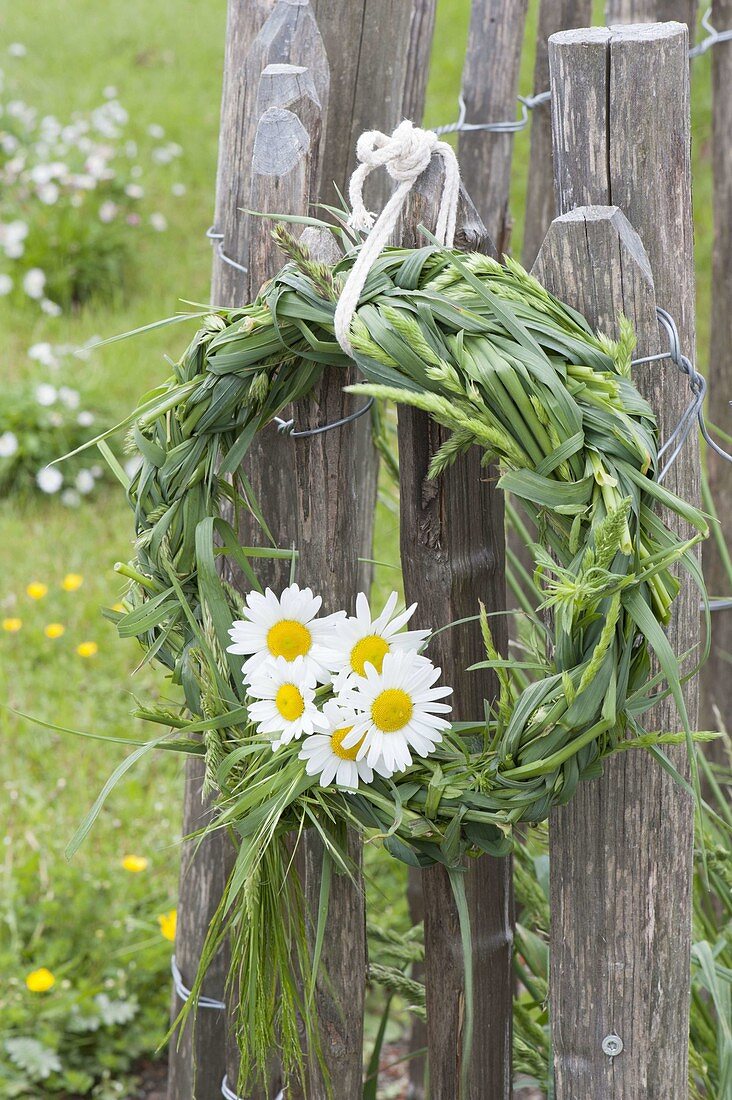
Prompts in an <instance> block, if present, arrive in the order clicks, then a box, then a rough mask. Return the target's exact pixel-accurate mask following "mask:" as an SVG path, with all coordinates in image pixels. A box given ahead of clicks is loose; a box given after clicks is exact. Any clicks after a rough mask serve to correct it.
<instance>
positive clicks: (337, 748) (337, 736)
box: [330, 726, 364, 760]
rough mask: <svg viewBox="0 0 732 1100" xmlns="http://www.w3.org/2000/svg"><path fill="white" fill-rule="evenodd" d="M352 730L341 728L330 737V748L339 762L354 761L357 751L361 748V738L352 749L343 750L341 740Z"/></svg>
mask: <svg viewBox="0 0 732 1100" xmlns="http://www.w3.org/2000/svg"><path fill="white" fill-rule="evenodd" d="M352 729H353V726H343V727H342V728H341V729H339V730H335V731H334V732H333V733H332V734H331V735H330V747H331V749H332V750H333V752H334V753H335V755H336V756H338V757H340V759H341V760H355V759H356V754H357V753H358V750H359V749H360V748H361V745H363V740H364V739H363V737H362V738H361V740H360V741H358V742H356V744H355V745H354V746H353V748H350V749H344V748H343V738H344V737H346V736H347V735H348V734H349V733H350V732H351V730H352Z"/></svg>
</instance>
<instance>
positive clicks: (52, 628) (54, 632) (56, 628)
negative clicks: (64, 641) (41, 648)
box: [43, 623, 66, 638]
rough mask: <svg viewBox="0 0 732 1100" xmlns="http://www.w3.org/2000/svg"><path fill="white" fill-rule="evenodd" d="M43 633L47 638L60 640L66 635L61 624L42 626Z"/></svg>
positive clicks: (64, 628)
mask: <svg viewBox="0 0 732 1100" xmlns="http://www.w3.org/2000/svg"><path fill="white" fill-rule="evenodd" d="M43 633H44V634H45V635H46V637H47V638H60V637H61V635H62V634H65V633H66V627H65V626H64V625H63V623H49V624H48V626H44V628H43Z"/></svg>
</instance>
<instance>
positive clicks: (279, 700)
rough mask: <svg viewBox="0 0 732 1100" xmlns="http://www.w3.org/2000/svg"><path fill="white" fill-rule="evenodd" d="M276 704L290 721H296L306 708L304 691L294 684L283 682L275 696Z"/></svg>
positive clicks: (283, 715)
mask: <svg viewBox="0 0 732 1100" xmlns="http://www.w3.org/2000/svg"><path fill="white" fill-rule="evenodd" d="M275 706H276V707H277V710H278V711H279V712H280V714H281V715H282V717H283V718H286V719H287V721H288V722H294V721H296V720H297V719H298V718H299V717H300V715H301V714H302V712H303V711H304V710H305V700H304V699H303V697H302V692H301V691H300V689H299V688H298V687H295V685H294V684H283V685H282V687H281V688H279V689H278V691H277V694H276V696H275Z"/></svg>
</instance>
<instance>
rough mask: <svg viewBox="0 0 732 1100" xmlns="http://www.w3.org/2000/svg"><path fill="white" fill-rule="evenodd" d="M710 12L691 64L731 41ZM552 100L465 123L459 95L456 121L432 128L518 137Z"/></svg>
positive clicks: (529, 101) (536, 98) (528, 100)
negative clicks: (505, 115)
mask: <svg viewBox="0 0 732 1100" xmlns="http://www.w3.org/2000/svg"><path fill="white" fill-rule="evenodd" d="M711 15H712V9H711V8H707V10H706V11H705V12H704V15H703V16H702V21H701V22H702V26H703V28H704V30H705V31H706V32H707V35H706V38H703V39H702V40H701V41H700V42H697V44H696V45H695V46H692V47H691V49H690V50H689V60H690V61H693V60H694V58H696V57H701V55H702V54H705V53H706V52H707V50H710V49H711V48H712V47H713V46H717V45H719V43H721V42H730V41H732V30H725V31H718V30H716V29H715V28H714V27H713V26H712V23H711ZM550 99H551V92H549V91H546V92H538V93H537V94H536V95H531V96H521V95H520V96H518V102H519V103H520V104H521V117H520V118H517V119H504V120H501V121H499V122H466V115H467V106H466V104H465V99H464V97H463V95H462V93H461V94H460V95H459V96H458V117H457V121H456V122H449V123H447V124H446V125H444V126H435V127H434V132H435V133H436V134H458V133H459V134H469V133H476V132H478V131H482V132H483V133H490V134H518V133H519V132H520V131H521V130H525V129H526V127H527V126H528V125H529V112H530V111H533V110H534V109H535V108H536V107H539V106H541V104H542V103H547V102H548V101H549V100H550Z"/></svg>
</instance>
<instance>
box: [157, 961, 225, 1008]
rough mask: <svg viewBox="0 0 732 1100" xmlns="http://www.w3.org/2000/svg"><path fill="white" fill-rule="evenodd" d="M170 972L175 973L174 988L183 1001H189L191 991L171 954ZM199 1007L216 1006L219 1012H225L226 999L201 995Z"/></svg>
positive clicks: (197, 1003)
mask: <svg viewBox="0 0 732 1100" xmlns="http://www.w3.org/2000/svg"><path fill="white" fill-rule="evenodd" d="M170 972H171V974H172V975H173V988H174V989H175V992H176V993H177V994H178V996H179V997H180V999H181V1001H189V1000H190V999H191V991H190V989H189V988H188V986H187V985H186V984H185V983H184V981H183V975H182V974H181V972H180V970H179V969H178V963H177V962H176V961H175V955H171V956H170ZM196 1007H197V1008H214V1009H217V1010H218V1011H219V1012H223V1010H224V1009H225V1008H226V1004H225V1002H224V1001H217V1000H216V999H215V998H214V997H204V996H199V997H197V998H196Z"/></svg>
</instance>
